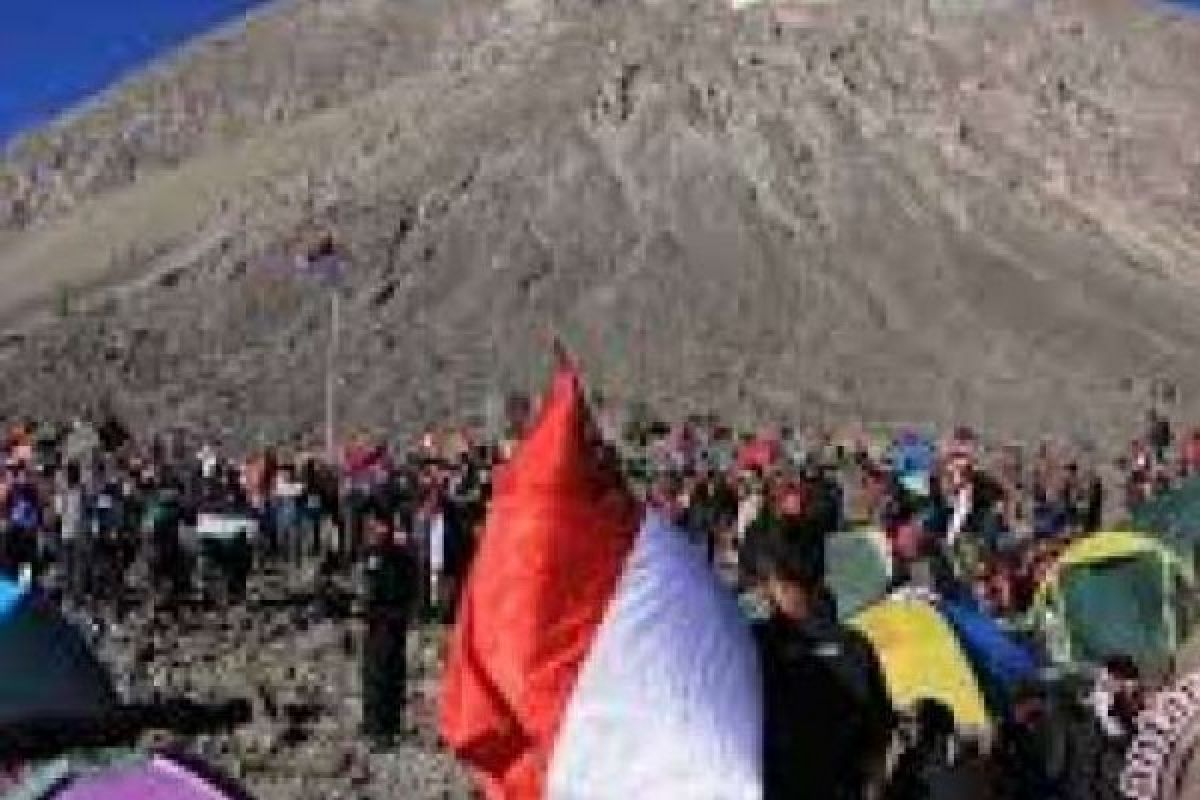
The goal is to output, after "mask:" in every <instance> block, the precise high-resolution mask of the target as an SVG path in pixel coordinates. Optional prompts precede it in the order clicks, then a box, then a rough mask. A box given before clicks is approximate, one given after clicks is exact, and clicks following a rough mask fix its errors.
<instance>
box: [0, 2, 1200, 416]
mask: <svg viewBox="0 0 1200 800" xmlns="http://www.w3.org/2000/svg"><path fill="white" fill-rule="evenodd" d="M235 65H240V67H241V68H242V71H244V72H245V73H246V74H249V75H259V76H262V80H257V81H256V80H250V81H246V82H238V81H235V79H234V77H233V75H235V74H237V71H238V70H237V68H236V67H235ZM1196 74H1200V30H1198V28H1197V26H1196V25H1195V24H1194V23H1191V22H1187V21H1183V20H1180V19H1172V18H1170V17H1167V16H1164V15H1163V13H1162V12H1160V11H1152V10H1150V9H1145V8H1139V7H1137V6H1134V5H1132V4H1129V3H1124V2H1119V1H1118V0H1110V1H1107V2H1100V0H1095V1H1093V2H1085V1H1084V0H1074V1H1073V2H1067V1H1066V0H1053V2H1046V3H1038V4H1036V5H1033V4H1028V3H1021V2H1015V1H1014V0H1010V1H1009V2H1003V3H987V4H985V5H981V6H978V7H974V8H973V7H970V6H969V5H959V6H951V5H949V0H939V2H934V1H933V0H931V2H930V3H928V4H926V3H917V2H901V3H888V4H880V3H877V2H859V3H853V2H841V3H837V4H826V5H822V6H819V7H806V8H804V9H798V7H796V6H792V7H790V8H779V7H775V6H770V5H765V4H764V5H759V6H757V7H754V8H752V9H749V10H747V11H745V12H742V13H736V14H735V13H733V12H731V11H730V10H729V9H728V7H727V6H725V5H723V4H709V3H690V4H689V3H682V2H667V1H666V0H655V1H653V2H651V1H650V0H644V2H636V3H611V2H601V1H597V2H560V3H549V2H536V0H523V1H522V2H519V3H518V2H513V3H509V4H508V5H499V4H496V3H485V2H482V0H478V1H474V0H457V2H455V3H450V4H447V3H433V2H428V1H425V0H422V2H412V3H394V2H386V1H385V0H297V1H296V2H285V3H283V4H281V5H279V6H278V7H275V8H273V9H271V10H269V11H267V12H265V13H263V14H262V15H259V16H258V17H256V18H254V20H252V21H251V22H250V23H249V24H247V25H246V26H245V28H244V30H239V31H234V32H228V33H225V34H222V35H220V36H218V37H216V38H215V39H213V40H210V41H208V42H204V43H200V44H198V45H197V46H195V47H193V48H190V49H189V50H188V51H187V52H186V53H184V54H183V55H182V56H181V57H180V59H179V60H177V61H176V62H174V63H172V64H169V65H166V66H164V67H161V68H159V69H158V70H156V71H155V72H154V73H153V74H152V75H150V76H148V77H147V78H145V79H142V80H139V81H135V82H133V83H132V84H130V85H128V86H126V87H124V88H123V89H121V90H119V91H117V92H115V93H114V94H113V95H112V97H110V98H106V99H105V100H104V101H102V102H101V103H100V104H98V105H97V106H96V107H95V108H94V109H92V110H90V111H88V112H87V113H84V114H82V115H80V116H78V117H76V118H73V119H69V120H67V121H65V122H64V123H63V125H62V126H60V127H59V128H57V129H55V130H51V131H48V132H46V133H44V134H43V135H41V136H40V137H39V138H38V140H36V141H31V142H27V143H25V144H23V145H21V146H18V147H17V148H16V149H15V150H14V152H13V153H12V154H11V155H10V157H9V159H8V160H7V162H6V164H5V168H4V169H5V173H6V174H8V175H9V176H13V177H10V178H9V179H8V181H7V183H0V185H6V186H7V187H8V188H6V189H3V190H0V192H2V193H0V209H4V208H7V209H8V212H7V216H5V215H4V212H3V211H0V219H2V220H4V221H3V223H2V225H3V230H2V233H0V276H3V277H4V278H5V279H6V286H8V287H11V289H6V291H5V293H4V295H3V297H0V313H3V314H6V315H7V316H8V317H9V318H10V319H11V320H12V321H13V324H14V325H15V326H17V327H16V328H15V329H14V330H15V331H17V332H16V333H14V334H13V335H12V336H10V337H9V338H8V339H6V340H5V342H6V344H5V345H4V348H3V354H2V355H0V358H3V359H5V361H4V362H3V363H4V364H5V366H6V367H7V368H8V369H9V370H20V371H21V372H20V373H19V374H22V375H24V376H25V377H24V378H23V379H22V380H19V381H15V382H14V385H12V386H11V387H9V388H10V391H6V392H5V393H4V396H3V398H2V401H3V403H4V404H5V405H6V406H8V407H9V408H11V409H33V408H36V409H49V410H52V411H61V412H67V411H69V410H71V409H73V408H75V407H77V406H78V405H79V404H80V403H81V402H96V401H99V400H101V399H105V398H107V399H109V400H110V401H111V402H113V403H115V404H117V405H118V406H120V407H122V408H125V409H127V410H129V411H130V412H132V413H137V414H138V415H139V416H141V417H142V418H144V419H146V420H147V421H148V422H150V423H153V424H162V425H165V424H185V425H188V426H189V427H203V426H211V425H213V424H214V421H216V420H218V419H221V420H227V421H230V422H232V423H233V426H234V428H233V429H232V430H231V431H230V433H231V434H233V435H242V434H244V433H245V432H246V431H250V430H262V431H265V432H266V433H268V434H269V435H272V436H275V435H300V434H302V433H305V432H310V431H311V430H312V429H313V427H314V426H315V425H316V423H317V422H318V421H319V419H320V413H321V402H322V394H321V391H320V389H319V386H320V379H321V376H322V375H323V370H324V363H325V336H326V327H325V326H326V320H325V316H324V314H325V310H324V309H325V305H324V298H323V297H322V296H321V295H320V293H319V292H318V291H317V290H315V289H314V288H313V287H311V286H306V285H303V284H302V283H301V282H299V281H296V280H295V279H294V278H292V277H290V276H289V275H287V274H286V273H287V270H285V269H283V268H282V267H280V266H279V264H280V262H281V256H280V254H281V253H283V252H285V251H286V250H287V247H288V245H289V243H290V242H292V241H294V239H295V238H296V236H297V235H298V233H299V232H302V231H304V230H305V229H306V228H307V227H308V226H309V225H311V224H314V223H315V224H317V225H320V226H324V227H329V228H331V229H333V230H335V231H336V232H337V234H338V236H339V238H340V240H341V241H343V242H344V243H345V245H346V247H347V249H348V252H349V255H350V258H351V261H352V270H351V284H352V285H351V289H350V292H349V294H348V296H347V298H346V301H345V303H344V308H345V309H347V310H346V312H345V314H344V319H345V322H346V327H345V331H344V340H343V351H342V357H341V358H340V359H339V370H340V372H341V374H342V377H343V380H344V384H345V388H344V390H343V392H342V394H343V400H344V403H343V405H344V408H343V412H344V416H345V419H346V420H347V425H350V424H354V425H367V426H388V427H393V426H399V427H401V428H411V427H412V426H415V425H417V424H420V423H424V422H427V421H430V420H435V419H440V418H444V417H445V416H446V415H449V416H453V417H459V416H462V415H469V416H475V417H478V416H480V415H482V414H483V412H484V410H485V408H486V407H487V405H488V400H489V398H490V397H494V396H495V395H496V394H497V393H499V392H502V391H504V390H507V389H510V388H518V387H521V388H523V387H527V386H528V385H529V384H530V383H531V381H532V380H533V378H534V375H535V374H536V373H537V368H538V366H539V365H540V363H541V359H542V350H543V349H544V331H545V330H546V329H547V328H548V327H555V328H557V329H559V330H561V331H562V333H563V334H564V335H565V337H566V338H567V339H568V341H569V342H570V343H571V344H572V346H574V347H575V348H576V349H577V350H578V351H579V352H580V354H581V357H582V359H583V361H584V362H585V364H586V365H587V367H588V368H589V372H590V375H591V377H592V379H593V382H594V383H595V384H596V385H597V388H599V389H601V390H603V391H604V392H605V394H607V395H609V396H611V397H613V398H616V399H618V400H622V401H629V400H635V399H639V398H647V399H649V400H651V401H652V402H654V403H657V404H660V405H663V406H666V407H669V408H670V409H671V410H673V411H680V412H681V411H683V410H706V409H709V408H716V409H720V410H723V411H725V412H727V413H732V414H735V415H738V416H740V417H742V418H751V417H753V418H755V419H761V418H762V417H763V416H767V417H768V418H773V417H776V416H784V415H786V416H789V417H792V418H798V419H802V420H821V419H823V420H828V421H834V420H848V419H854V418H859V419H864V420H870V421H924V420H927V419H932V420H935V421H946V420H950V419H962V420H966V421H970V422H973V423H975V424H979V425H984V426H987V427H990V428H994V429H997V430H1000V431H1006V432H1012V433H1017V434H1029V433H1035V432H1041V431H1045V430H1047V429H1053V430H1056V431H1059V432H1062V433H1066V434H1080V435H1083V434H1099V433H1103V432H1108V431H1110V430H1111V429H1113V428H1114V427H1116V426H1118V425H1120V424H1122V423H1123V422H1124V421H1125V420H1127V419H1128V417H1129V416H1130V415H1131V414H1136V413H1138V412H1139V410H1140V408H1141V407H1142V406H1143V405H1144V404H1145V403H1146V402H1148V398H1149V393H1150V389H1151V388H1153V387H1156V386H1159V385H1160V384H1163V383H1166V384H1170V385H1171V386H1172V387H1174V391H1173V394H1174V396H1175V397H1176V398H1177V399H1178V401H1179V402H1180V403H1181V404H1182V406H1183V408H1182V410H1185V411H1189V412H1196V411H1200V402H1197V398H1198V397H1200V385H1198V383H1200V381H1198V380H1197V378H1196V377H1195V376H1194V375H1193V374H1191V372H1190V371H1189V370H1188V369H1187V366H1188V365H1189V362H1190V356H1191V354H1192V353H1193V352H1194V349H1195V347H1196V346H1197V344H1200V321H1197V314H1196V313H1195V312H1196V310H1197V309H1198V308H1200V305H1198V304H1200V270H1198V269H1197V263H1196V261H1197V253H1198V252H1200V124H1198V123H1200V85H1198V84H1197V83H1196V82H1195V81H1194V79H1193V78H1194V75H1196ZM163 97H168V98H175V99H172V100H168V101H165V102H164V101H162V100H161V98H163ZM156 98H158V99H156ZM196 98H201V99H196ZM206 98H207V99H206ZM213 98H215V99H213ZM210 100H211V102H210ZM206 104H207V105H206ZM179 108H185V109H193V108H195V109H203V108H209V109H211V108H216V109H219V111H215V112H211V113H200V111H198V110H197V111H195V113H194V115H193V116H192V117H188V116H187V115H186V114H184V113H183V112H180V111H179V110H178V109H179ZM180 120H184V121H183V122H180ZM135 122H136V123H137V125H140V126H142V127H140V128H137V130H144V131H148V133H146V134H145V135H144V137H143V138H141V139H139V138H137V137H136V136H133V135H131V134H130V133H129V131H130V130H131V129H132V128H131V126H134V127H136V126H135ZM173 124H177V125H178V127H179V130H178V131H176V132H175V133H169V132H170V131H172V130H174V129H173V128H171V125H173ZM122 154H123V155H122ZM122 158H123V159H124V164H125V166H127V167H130V168H129V169H124V170H121V169H117V168H116V167H115V166H114V165H119V164H121V163H122ZM85 290H86V291H85ZM66 295H69V296H70V297H71V299H72V301H73V304H72V305H73V307H72V308H71V309H70V312H71V313H69V314H65V315H64V314H63V313H62V312H63V311H64V309H63V308H59V309H58V311H59V313H58V314H55V313H52V311H51V310H50V309H52V307H53V305H54V303H53V302H52V300H53V298H55V297H56V296H57V297H58V298H59V305H62V304H63V303H64V302H65V301H64V299H63V298H64V297H65V296H66ZM39 309H40V313H36V312H38V311H39Z"/></svg>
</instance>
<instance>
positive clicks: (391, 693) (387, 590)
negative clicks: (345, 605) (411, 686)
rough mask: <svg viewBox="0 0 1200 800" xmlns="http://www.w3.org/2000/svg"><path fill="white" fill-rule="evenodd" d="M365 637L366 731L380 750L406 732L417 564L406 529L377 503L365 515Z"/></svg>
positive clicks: (364, 725) (363, 701)
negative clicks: (408, 649)
mask: <svg viewBox="0 0 1200 800" xmlns="http://www.w3.org/2000/svg"><path fill="white" fill-rule="evenodd" d="M362 523H363V532H364V533H365V535H366V540H367V542H366V543H367V549H366V553H365V556H366V557H365V559H364V563H363V569H364V573H365V574H364V584H365V586H364V589H365V599H366V636H365V638H364V641H363V648H362V703H363V723H362V732H363V735H365V736H366V737H368V738H369V739H371V740H372V742H373V743H374V744H375V745H376V746H378V747H382V748H386V747H388V746H389V745H390V744H391V743H392V742H393V740H394V739H395V737H396V736H397V735H399V734H400V733H401V732H402V726H403V723H404V709H405V683H406V673H407V669H406V667H407V664H406V652H405V650H406V647H405V645H406V642H407V638H408V626H409V620H410V617H411V615H412V606H413V598H414V595H415V589H416V586H415V581H416V568H415V567H416V565H415V563H414V559H413V556H412V551H411V549H410V544H409V537H408V531H407V528H405V529H403V530H397V529H396V527H395V525H394V522H393V518H392V516H391V514H389V513H388V512H387V511H386V510H384V509H383V508H380V507H378V506H376V505H371V506H367V507H365V508H364V509H363V515H362Z"/></svg>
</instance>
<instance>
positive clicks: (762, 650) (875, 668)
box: [755, 525, 893, 800]
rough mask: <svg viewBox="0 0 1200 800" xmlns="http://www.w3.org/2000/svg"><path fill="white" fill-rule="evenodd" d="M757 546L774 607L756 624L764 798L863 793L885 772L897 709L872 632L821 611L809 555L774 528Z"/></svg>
mask: <svg viewBox="0 0 1200 800" xmlns="http://www.w3.org/2000/svg"><path fill="white" fill-rule="evenodd" d="M764 536H765V538H764V540H763V542H762V547H761V548H760V550H759V557H760V561H759V565H760V567H761V569H762V570H763V577H764V579H765V586H766V592H767V595H768V596H769V598H770V602H771V606H772V611H771V613H770V615H769V617H768V618H767V619H765V620H764V621H762V622H760V623H758V624H757V625H756V626H755V638H756V641H757V644H758V648H759V660H760V664H761V667H762V676H763V708H764V742H763V744H764V779H765V780H764V782H765V787H764V789H765V791H764V798H765V800H788V799H789V798H795V797H820V798H826V799H827V800H860V799H861V798H863V797H865V796H866V791H867V786H868V784H869V783H870V782H871V781H873V780H875V779H877V778H878V777H879V775H880V774H881V773H882V764H883V761H884V757H885V754H886V751H887V746H888V743H889V740H890V737H891V732H892V728H893V714H892V710H891V706H890V703H889V700H888V695H887V689H886V686H885V684H884V679H883V671H882V668H881V666H880V663H879V660H878V658H877V656H876V654H875V652H874V650H873V649H872V647H871V645H870V644H869V643H868V642H867V640H866V639H865V638H864V637H863V636H862V635H861V634H859V633H857V632H855V631H853V630H851V629H848V628H845V627H843V626H841V625H839V624H838V622H837V621H836V619H835V618H834V617H833V616H832V615H831V614H829V613H827V612H823V611H822V608H823V604H822V603H821V600H820V598H821V595H822V590H821V588H822V587H821V585H820V582H819V580H818V578H817V574H818V573H817V571H816V569H815V566H816V565H815V564H814V560H813V559H812V558H811V553H809V552H807V551H806V549H805V548H804V547H802V546H798V540H797V539H796V538H795V537H793V536H789V535H787V532H786V531H785V530H784V529H783V527H782V526H778V525H777V526H774V527H773V528H772V529H771V530H769V531H768V532H767V533H766V534H765V535H764Z"/></svg>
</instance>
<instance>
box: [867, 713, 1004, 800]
mask: <svg viewBox="0 0 1200 800" xmlns="http://www.w3.org/2000/svg"><path fill="white" fill-rule="evenodd" d="M915 711H916V713H915V717H916V719H915V736H914V737H913V743H912V746H911V747H909V748H908V749H907V750H905V751H904V754H903V755H901V756H900V759H899V761H898V762H897V764H896V768H895V770H894V771H893V773H892V778H891V780H890V782H889V783H888V787H887V790H886V791H885V792H884V794H883V798H884V800H962V799H963V798H969V800H983V798H986V797H989V796H990V794H989V791H988V784H989V781H988V776H987V772H986V770H985V769H984V765H983V762H982V760H981V759H980V758H978V757H977V755H975V754H972V753H971V752H970V748H968V747H966V746H964V742H962V741H960V739H959V737H958V735H957V730H956V726H955V723H954V712H953V711H951V710H950V709H949V708H948V707H947V706H946V704H945V703H942V702H941V701H940V700H934V699H932V698H923V699H921V700H919V701H917V704H916V709H915Z"/></svg>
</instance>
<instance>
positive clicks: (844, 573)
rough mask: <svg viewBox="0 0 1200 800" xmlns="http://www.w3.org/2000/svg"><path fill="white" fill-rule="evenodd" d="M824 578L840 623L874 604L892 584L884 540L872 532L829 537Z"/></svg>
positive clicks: (847, 532)
mask: <svg viewBox="0 0 1200 800" xmlns="http://www.w3.org/2000/svg"><path fill="white" fill-rule="evenodd" d="M825 577H826V583H827V584H828V586H829V589H830V591H831V592H833V596H834V598H835V599H836V600H837V609H838V616H839V617H841V618H842V619H847V618H849V617H852V616H853V615H855V614H857V613H858V612H859V611H862V610H863V609H864V608H866V607H867V606H869V605H871V604H872V603H874V602H876V601H878V600H879V599H880V598H882V597H883V596H884V595H886V594H887V592H888V589H889V588H890V585H891V581H892V555H891V547H890V545H889V544H888V540H887V536H886V535H884V533H883V532H882V531H874V530H857V531H845V532H843V533H835V534H834V535H832V536H830V537H829V538H828V539H826V540H825Z"/></svg>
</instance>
